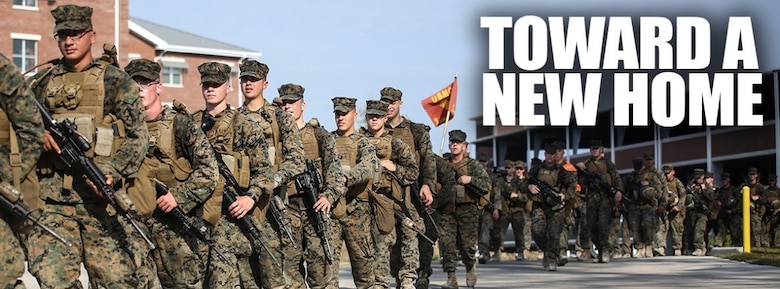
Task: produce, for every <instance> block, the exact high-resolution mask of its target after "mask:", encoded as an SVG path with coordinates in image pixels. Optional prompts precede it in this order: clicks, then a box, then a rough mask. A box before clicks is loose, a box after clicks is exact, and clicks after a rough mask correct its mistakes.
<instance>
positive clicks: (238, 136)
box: [193, 62, 281, 288]
mask: <svg viewBox="0 0 780 289" xmlns="http://www.w3.org/2000/svg"><path fill="white" fill-rule="evenodd" d="M198 71H199V72H200V73H201V81H203V82H207V81H210V82H218V83H223V84H224V83H225V82H226V81H227V80H228V76H227V75H228V73H229V72H230V67H229V66H228V65H226V64H218V63H216V62H210V63H204V64H201V65H200V66H198ZM193 118H194V119H195V121H196V122H197V123H201V129H203V130H204V132H205V133H206V139H208V140H209V142H210V143H211V146H212V147H213V148H214V151H215V153H218V154H221V155H222V158H223V160H224V159H234V160H235V161H234V164H235V166H234V168H235V169H234V171H233V175H234V177H235V178H236V179H237V181H238V183H239V186H240V187H241V188H242V189H243V192H235V191H234V193H235V194H236V195H239V196H240V195H247V196H249V197H251V198H252V199H253V200H254V201H255V209H254V210H255V211H263V210H266V209H267V208H268V206H269V204H270V203H269V202H268V200H269V195H270V194H271V189H272V188H271V182H272V181H271V178H272V177H271V176H272V175H273V170H272V169H273V168H272V166H271V163H270V162H269V161H268V144H266V142H265V137H263V135H262V134H261V133H260V132H261V130H262V128H261V127H260V125H259V124H258V123H256V122H254V121H252V120H251V119H249V118H248V117H246V116H245V115H243V114H241V113H238V112H237V111H236V110H233V109H231V108H230V107H229V106H228V107H227V108H226V109H225V110H223V111H221V112H219V113H217V115H215V116H212V115H211V114H209V113H208V112H207V111H205V110H201V111H197V112H195V113H194V114H193ZM247 163H248V168H247ZM226 165H228V166H230V164H228V162H226ZM228 168H230V167H228ZM247 171H248V172H247ZM246 176H248V179H245V177H246ZM225 186H226V184H225V180H224V177H222V176H221V175H220V180H219V183H218V184H217V187H216V189H215V190H214V193H212V195H211V197H210V198H209V199H208V200H207V201H206V203H205V204H204V206H203V210H204V212H203V218H204V220H206V221H207V222H209V224H211V225H213V226H214V230H213V233H212V238H213V239H214V240H215V247H214V248H211V249H212V250H219V251H221V252H222V253H224V254H225V255H226V257H227V259H228V261H229V262H222V261H220V260H219V259H217V258H216V257H214V256H216V254H215V252H213V251H212V252H209V253H208V254H209V255H210V256H212V257H210V258H209V263H208V269H207V273H206V278H205V280H204V282H203V283H204V287H206V288H236V287H240V288H247V287H249V288H252V287H254V286H257V285H256V284H254V282H252V283H244V281H245V278H244V277H243V276H240V275H239V274H240V272H245V271H247V269H246V268H244V267H243V266H248V265H249V257H250V254H252V252H253V249H254V251H260V253H261V254H269V253H268V252H267V251H266V250H265V249H264V248H257V246H256V245H255V244H252V242H251V241H250V239H248V238H247V236H246V235H245V234H246V232H242V231H241V229H240V228H239V226H238V224H237V220H236V219H235V218H234V217H232V216H231V215H230V212H229V211H228V210H227V208H228V206H229V204H227V203H223V196H224V195H223V192H224V190H233V188H226V187H225ZM244 218H252V220H253V221H254V222H255V225H256V226H257V227H258V228H259V227H261V225H259V224H264V223H263V222H259V221H258V220H256V219H255V216H254V215H249V214H247V215H246V216H244ZM265 224H267V223H265ZM259 231H260V235H261V238H262V240H261V241H262V242H264V243H265V245H266V246H267V247H268V248H270V249H271V250H275V249H277V250H278V248H279V247H280V241H279V236H278V235H277V234H276V232H273V231H271V232H269V231H267V230H266V231H264V230H259ZM278 253H281V252H278ZM277 260H280V259H277ZM267 262H269V263H271V264H273V260H272V259H271V258H270V257H269V258H268V260H267ZM249 271H250V272H251V269H249ZM250 279H251V278H250ZM268 287H269V288H271V287H272V286H268Z"/></svg>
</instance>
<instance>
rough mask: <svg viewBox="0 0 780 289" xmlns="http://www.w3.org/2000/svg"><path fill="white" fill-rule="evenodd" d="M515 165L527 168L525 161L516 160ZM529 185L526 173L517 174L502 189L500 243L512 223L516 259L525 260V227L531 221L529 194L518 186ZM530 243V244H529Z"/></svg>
mask: <svg viewBox="0 0 780 289" xmlns="http://www.w3.org/2000/svg"><path fill="white" fill-rule="evenodd" d="M515 165H516V166H517V168H518V169H520V168H523V169H525V163H524V162H523V161H516V162H515ZM527 186H528V179H526V178H525V175H523V177H522V178H521V177H518V176H517V175H515V176H514V177H512V182H511V183H510V184H507V185H505V187H506V189H504V190H502V198H503V204H504V212H503V213H502V215H503V217H502V218H504V220H505V221H503V222H502V223H501V226H502V227H503V230H502V232H503V233H501V235H499V236H498V237H499V238H498V243H499V244H503V243H504V238H505V236H506V230H507V228H508V226H509V225H510V224H511V225H512V232H513V233H514V238H515V253H516V254H517V257H516V258H515V259H516V260H518V261H520V260H524V259H525V256H523V251H524V250H525V248H526V243H525V235H524V232H523V230H524V228H525V224H526V222H528V223H530V222H531V220H527V219H526V218H525V217H526V215H527V214H526V212H525V207H526V204H527V203H528V196H527V195H526V194H522V193H520V190H519V189H518V188H521V187H527ZM512 194H516V196H512ZM529 245H530V244H529Z"/></svg>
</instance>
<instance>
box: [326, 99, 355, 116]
mask: <svg viewBox="0 0 780 289" xmlns="http://www.w3.org/2000/svg"><path fill="white" fill-rule="evenodd" d="M331 101H333V111H334V112H336V111H338V112H344V113H346V112H350V111H352V110H354V109H355V102H356V101H357V99H354V98H351V97H334V98H333V99H331Z"/></svg>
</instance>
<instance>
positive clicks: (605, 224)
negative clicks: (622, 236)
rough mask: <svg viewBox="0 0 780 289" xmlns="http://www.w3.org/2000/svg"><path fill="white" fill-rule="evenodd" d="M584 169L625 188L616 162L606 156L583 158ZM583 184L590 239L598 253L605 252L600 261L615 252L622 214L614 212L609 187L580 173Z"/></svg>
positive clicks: (619, 189)
mask: <svg viewBox="0 0 780 289" xmlns="http://www.w3.org/2000/svg"><path fill="white" fill-rule="evenodd" d="M584 165H585V171H587V172H589V173H591V174H594V175H597V176H599V178H600V179H601V180H602V181H603V182H606V183H607V184H608V185H610V186H612V187H614V188H615V189H617V190H618V191H621V192H622V191H623V179H621V178H620V174H618V172H617V169H616V168H615V164H614V163H612V161H610V160H608V159H604V158H599V159H596V158H594V157H593V156H591V157H590V158H589V159H587V160H586V161H585V162H584ZM579 183H580V184H583V187H584V192H583V194H584V195H585V196H586V198H587V200H588V201H587V203H586V206H587V208H586V209H585V210H586V212H587V214H585V218H586V219H587V220H586V221H585V223H586V224H587V225H588V228H587V230H589V231H590V236H591V240H592V241H593V243H594V244H595V245H596V250H598V251H599V255H601V256H606V257H603V258H599V261H600V262H603V261H606V260H607V259H608V258H609V256H610V255H611V254H612V249H613V248H616V247H617V233H618V225H619V223H620V222H619V220H620V219H619V215H618V214H615V212H616V210H617V206H616V204H615V200H614V195H613V193H612V192H610V191H609V190H605V189H604V188H602V187H600V186H599V185H598V184H596V183H592V182H591V181H590V180H589V179H588V178H587V177H585V176H584V175H582V176H580V182H579Z"/></svg>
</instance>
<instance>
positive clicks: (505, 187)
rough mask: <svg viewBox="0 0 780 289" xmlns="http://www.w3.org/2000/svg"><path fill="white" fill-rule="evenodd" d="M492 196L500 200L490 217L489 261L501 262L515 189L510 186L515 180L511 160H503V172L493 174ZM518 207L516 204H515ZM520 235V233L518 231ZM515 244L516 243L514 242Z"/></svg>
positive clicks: (514, 225)
mask: <svg viewBox="0 0 780 289" xmlns="http://www.w3.org/2000/svg"><path fill="white" fill-rule="evenodd" d="M493 175H494V177H493V179H494V181H493V196H494V199H495V198H500V199H501V201H500V202H499V204H500V206H498V207H496V208H495V209H494V210H493V212H492V216H491V217H493V218H494V219H495V221H494V224H493V229H492V230H491V231H490V242H491V245H490V247H491V248H492V249H493V252H494V253H493V258H492V260H491V261H494V262H499V261H501V254H502V252H503V251H504V238H505V236H506V230H507V228H508V227H509V224H510V223H511V222H510V221H511V220H510V216H509V209H510V208H509V201H510V200H509V198H510V195H511V194H512V193H513V192H514V190H515V187H513V186H512V183H513V180H514V179H515V176H516V174H515V163H514V162H513V161H511V160H504V170H503V171H499V172H496V173H494V174H493ZM516 205H518V203H516ZM517 225H518V224H517V223H515V224H513V225H512V228H516V227H517ZM519 232H520V233H522V231H519ZM516 243H517V242H516Z"/></svg>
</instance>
